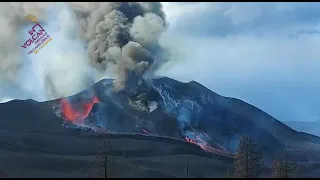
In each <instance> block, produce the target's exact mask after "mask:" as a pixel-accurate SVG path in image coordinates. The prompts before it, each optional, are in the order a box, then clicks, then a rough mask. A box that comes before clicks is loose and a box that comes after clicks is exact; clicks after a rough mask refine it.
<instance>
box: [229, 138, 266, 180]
mask: <svg viewBox="0 0 320 180" xmlns="http://www.w3.org/2000/svg"><path fill="white" fill-rule="evenodd" d="M234 165H235V167H234V168H235V172H234V175H235V177H238V178H256V177H258V176H259V175H260V174H261V169H262V168H263V165H264V162H263V158H262V155H261V153H260V151H259V149H258V148H257V144H256V143H255V142H254V141H253V140H251V139H250V138H249V137H248V136H247V135H244V136H241V138H240V142H239V144H238V148H237V152H236V156H235V164H234Z"/></svg>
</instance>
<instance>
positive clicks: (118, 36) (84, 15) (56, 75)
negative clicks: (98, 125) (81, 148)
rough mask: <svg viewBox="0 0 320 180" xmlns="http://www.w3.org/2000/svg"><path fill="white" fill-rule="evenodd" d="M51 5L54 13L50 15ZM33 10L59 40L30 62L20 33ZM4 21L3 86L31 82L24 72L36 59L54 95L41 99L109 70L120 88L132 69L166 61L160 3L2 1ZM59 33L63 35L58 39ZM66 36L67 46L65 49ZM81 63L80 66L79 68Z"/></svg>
mask: <svg viewBox="0 0 320 180" xmlns="http://www.w3.org/2000/svg"><path fill="white" fill-rule="evenodd" d="M52 7H55V8H52ZM50 8H51V15H50V14H48V9H50ZM61 9H64V10H63V11H62V10H61ZM67 11H68V12H67ZM54 12H56V13H57V14H58V15H56V16H57V17H55V15H53V14H55V13H54ZM30 14H32V15H35V16H37V18H38V19H39V20H40V24H41V25H43V26H44V27H45V29H46V31H47V30H48V31H49V34H50V33H51V34H52V35H51V36H52V39H53V40H52V44H53V43H54V42H55V41H56V42H55V43H56V44H55V45H50V44H48V45H47V46H46V47H45V48H43V49H47V52H43V53H42V55H41V53H39V54H31V55H29V56H28V57H27V58H29V61H26V59H27V58H26V57H25V56H26V55H25V54H26V52H21V51H23V49H22V48H21V47H20V46H21V45H20V44H23V43H21V42H23V41H25V40H26V38H22V37H23V36H22V35H21V32H22V31H23V30H25V29H26V27H27V26H28V25H30V24H32V23H31V22H27V21H26V20H25V16H26V15H30ZM58 17H59V18H58ZM57 18H58V19H57ZM0 22H1V23H2V25H3V28H2V30H0V36H1V39H0V46H1V50H0V74H1V75H0V86H1V83H2V82H6V83H8V82H9V83H11V84H23V83H21V81H32V79H30V78H29V79H27V78H25V77H24V78H21V76H23V75H22V69H25V64H26V62H31V61H33V58H35V59H38V60H37V61H36V62H41V63H43V64H45V65H44V66H45V67H44V68H43V70H42V71H44V72H43V73H42V75H41V76H42V77H41V78H40V79H41V80H40V81H42V82H41V84H43V86H44V87H45V91H46V94H48V91H50V94H51V97H48V96H47V97H46V98H44V99H43V100H48V99H54V98H59V97H62V96H68V95H72V94H75V93H78V92H79V91H81V90H83V89H85V88H87V86H89V85H91V84H92V83H94V82H92V81H90V79H93V80H94V81H97V80H99V78H100V79H101V77H105V76H106V75H108V76H112V77H115V78H116V80H115V82H114V87H115V90H120V89H122V88H123V87H125V84H126V80H127V76H128V74H130V73H129V72H134V73H135V74H136V75H138V76H142V75H143V74H144V72H145V71H146V70H147V69H149V67H150V66H151V65H153V67H152V69H154V68H156V67H154V66H158V65H159V64H161V62H162V61H164V59H163V58H162V57H161V56H159V54H158V53H159V52H161V51H162V48H161V47H160V45H159V42H158V39H159V37H160V36H161V34H162V32H164V31H165V29H166V22H165V14H164V12H163V11H162V6H161V3H158V2H157V3H156V2H140V3H138V2H90V3H89V2H71V3H66V4H57V3H53V2H52V3H51V2H46V3H38V2H15V3H12V2H3V3H1V6H0ZM55 26H57V28H56V27H55ZM61 33H62V34H63V36H60V34H61ZM57 36H59V38H56V39H55V37H57ZM67 40H68V43H67V44H68V46H69V47H70V48H68V50H66V48H62V44H66V43H65V42H64V41H67ZM57 41H59V42H57ZM75 43H77V44H81V43H82V44H83V47H80V46H81V45H78V46H77V47H71V46H73V45H72V44H75ZM75 46H76V45H75ZM41 51H44V50H41ZM83 51H85V53H84V52H83ZM50 52H52V53H50ZM53 52H54V53H55V54H53ZM31 56H32V57H31ZM57 56H59V57H57ZM159 57H160V58H159ZM47 58H49V59H50V62H47V61H46V59H47ZM55 59H60V60H55ZM79 59H81V60H79ZM85 61H86V62H85ZM155 62H156V63H155ZM32 63H35V62H34V61H33V62H32ZM33 67H35V66H33ZM36 67H40V65H39V66H36ZM79 67H80V69H82V70H80V71H78V68H79ZM85 67H87V68H85ZM85 69H89V70H85ZM90 69H91V70H90ZM37 71H38V70H37ZM39 74H41V73H37V75H39ZM39 76H40V75H39ZM90 76H91V77H90ZM68 77H69V78H68ZM88 79H89V80H88ZM48 80H50V81H49V82H47V81H48ZM80 81H84V82H88V83H79V82H80ZM71 87H73V88H71ZM52 91H55V92H52Z"/></svg>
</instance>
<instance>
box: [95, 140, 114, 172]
mask: <svg viewBox="0 0 320 180" xmlns="http://www.w3.org/2000/svg"><path fill="white" fill-rule="evenodd" d="M110 149H111V145H110V142H109V141H106V140H105V138H104V139H103V142H102V143H101V144H100V145H99V146H98V153H97V156H96V157H95V158H94V159H93V162H94V163H95V165H96V167H95V169H94V176H96V177H99V178H110V176H111V174H112V170H113V168H114V164H115V159H114V157H112V156H111V155H110Z"/></svg>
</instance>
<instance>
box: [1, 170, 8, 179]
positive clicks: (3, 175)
mask: <svg viewBox="0 0 320 180" xmlns="http://www.w3.org/2000/svg"><path fill="white" fill-rule="evenodd" d="M7 177H8V175H7V174H6V173H5V172H4V171H2V170H0V178H7Z"/></svg>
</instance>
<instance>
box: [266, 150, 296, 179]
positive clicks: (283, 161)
mask: <svg viewBox="0 0 320 180" xmlns="http://www.w3.org/2000/svg"><path fill="white" fill-rule="evenodd" d="M296 170H297V164H296V163H294V162H293V161H291V160H289V157H288V151H287V150H284V152H283V153H282V154H281V155H280V156H279V157H277V158H276V159H275V160H274V161H273V166H272V177H273V178H293V177H295V173H296Z"/></svg>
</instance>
